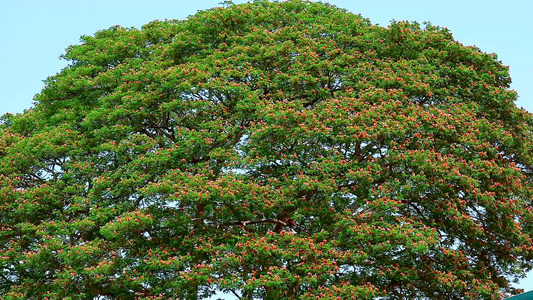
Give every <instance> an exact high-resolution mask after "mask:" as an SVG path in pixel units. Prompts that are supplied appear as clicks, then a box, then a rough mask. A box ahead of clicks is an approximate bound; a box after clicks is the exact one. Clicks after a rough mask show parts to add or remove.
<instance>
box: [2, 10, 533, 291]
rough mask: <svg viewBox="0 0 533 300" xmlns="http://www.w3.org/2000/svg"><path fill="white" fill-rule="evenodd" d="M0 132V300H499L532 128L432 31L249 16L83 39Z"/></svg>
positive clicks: (454, 46)
mask: <svg viewBox="0 0 533 300" xmlns="http://www.w3.org/2000/svg"><path fill="white" fill-rule="evenodd" d="M63 58H64V59H67V60H69V61H70V62H71V63H70V65H69V66H68V67H66V68H65V69H63V70H62V71H61V72H60V73H58V74H57V75H54V76H51V77H49V78H48V79H47V80H46V85H45V88H44V89H43V90H42V92H41V93H40V94H38V95H37V96H36V102H35V106H34V107H33V108H31V109H28V110H26V111H25V112H24V113H22V114H18V115H4V116H3V117H2V122H1V125H0V130H1V137H0V174H1V175H0V197H1V199H2V201H1V204H0V222H1V231H0V247H1V248H0V249H1V250H0V268H1V274H0V294H1V295H2V296H1V297H0V298H1V299H46V298H48V299H170V298H184V299H197V298H204V297H208V296H210V295H212V294H213V293H214V292H215V291H223V292H227V293H234V294H235V295H237V296H239V297H240V299H257V298H264V299H282V298H286V299H288V298H301V299H350V298H356V299H370V298H374V297H381V298H382V299H408V298H413V299H428V298H432V299H497V298H499V297H501V296H502V295H503V294H512V293H516V292H517V291H515V290H514V289H513V287H512V282H513V280H514V279H516V278H519V277H522V276H523V275H524V274H525V273H524V272H525V271H527V270H530V269H531V267H532V262H533V246H532V245H533V243H532V237H533V212H532V205H531V199H532V197H533V189H532V188H533V158H532V156H531V153H532V152H531V149H532V147H533V145H532V141H533V139H532V138H533V136H532V135H533V134H532V132H533V131H532V129H533V127H532V125H533V118H532V115H531V114H530V113H528V112H526V111H524V110H521V109H518V108H517V107H516V106H515V104H514V101H515V99H516V93H515V92H514V91H512V90H510V89H509V84H510V82H511V79H510V77H509V73H508V68H507V67H505V66H503V65H502V63H501V62H499V61H498V60H497V57H496V55H495V54H486V53H483V52H482V51H481V50H480V49H477V48H476V47H466V46H463V45H462V44H460V43H459V42H457V41H455V40H454V39H453V37H452V35H451V33H450V32H449V31H448V30H446V29H445V28H440V27H436V26H433V25H431V24H429V23H428V24H424V25H420V24H418V23H410V22H392V23H391V24H390V25H389V26H388V27H387V28H384V27H379V26H374V25H372V24H371V23H370V22H369V20H367V19H364V18H362V17H361V16H358V15H354V14H352V13H349V12H347V11H345V10H342V9H340V8H337V7H334V6H332V5H328V4H324V3H312V2H306V1H298V0H292V1H286V2H268V1H254V2H253V3H248V4H242V5H231V4H228V6H227V7H226V8H214V9H211V10H207V11H201V12H199V13H197V14H196V15H193V16H191V17H189V18H188V19H186V20H183V21H164V22H163V21H156V22H152V23H150V24H147V25H145V26H143V27H142V29H135V28H122V27H112V28H110V29H107V30H102V31H99V32H97V33H96V34H94V35H93V36H83V37H82V39H81V44H80V45H74V46H70V47H69V48H68V49H67V51H66V54H64V55H63Z"/></svg>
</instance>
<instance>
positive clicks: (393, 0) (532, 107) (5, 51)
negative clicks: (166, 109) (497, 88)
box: [0, 0, 533, 290]
mask: <svg viewBox="0 0 533 300" xmlns="http://www.w3.org/2000/svg"><path fill="white" fill-rule="evenodd" d="M219 2H221V0H194V1H181V0H150V1H138V0H92V1H73V0H47V1H42V0H0V115H1V114H4V113H6V112H10V113H20V112H22V111H23V110H24V109H27V108H30V107H31V106H32V103H33V100H32V98H33V96H34V95H35V94H36V93H38V92H39V91H40V90H41V89H42V87H43V82H42V81H43V80H44V79H45V78H46V77H47V76H51V75H54V74H56V73H57V72H59V71H60V70H61V69H62V68H64V67H65V66H66V65H67V62H65V61H61V60H59V59H58V57H59V55H61V54H63V53H64V50H65V48H67V46H69V45H71V44H77V43H79V37H80V36H81V35H91V34H93V33H94V32H96V31H97V30H100V29H105V28H108V27H111V26H113V25H121V26H125V27H141V26H142V25H143V24H146V23H148V22H150V21H152V20H155V19H159V20H165V19H184V18H186V17H187V16H189V15H191V14H194V13H196V12H197V11H198V10H201V9H207V8H211V7H214V6H217V5H218V3H219ZM234 2H235V3H243V2H246V1H234ZM327 2H329V3H331V4H335V5H337V6H339V7H343V8H346V9H348V10H349V11H351V12H353V13H356V14H361V15H362V16H363V17H366V18H369V19H370V20H371V21H372V22H373V23H378V24H380V25H383V26H386V25H388V24H389V21H390V20H392V19H396V20H411V21H418V22H423V21H431V22H432V23H433V24H435V25H440V26H442V27H447V28H449V29H450V30H451V32H452V33H453V34H454V37H455V39H456V40H458V41H460V42H461V43H463V44H465V45H476V46H477V47H479V48H481V49H482V50H483V51H485V52H488V53H497V54H498V56H499V59H501V60H502V61H503V63H504V64H505V65H509V66H510V72H511V77H512V78H513V84H512V88H513V89H515V90H516V91H517V92H518V94H519V99H518V101H517V105H518V106H519V107H524V108H525V109H527V110H528V111H530V112H533V51H532V49H533V25H532V22H531V12H533V1H527V0H506V1H501V0H499V1H497V0H446V1H445V0H402V1H398V0H373V1H369V0H365V1H360V0H330V1H327ZM519 286H520V287H521V288H524V289H526V290H531V289H533V273H532V274H530V276H529V278H528V279H525V280H523V281H522V282H521V284H520V285H519Z"/></svg>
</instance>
